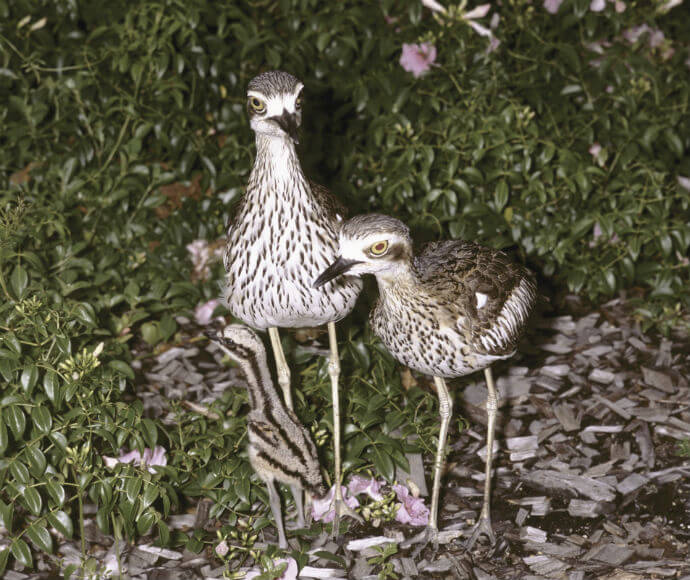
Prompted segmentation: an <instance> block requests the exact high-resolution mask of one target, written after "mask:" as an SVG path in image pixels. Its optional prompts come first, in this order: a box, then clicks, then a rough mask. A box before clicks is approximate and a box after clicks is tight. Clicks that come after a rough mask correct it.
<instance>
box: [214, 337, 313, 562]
mask: <svg viewBox="0 0 690 580" xmlns="http://www.w3.org/2000/svg"><path fill="white" fill-rule="evenodd" d="M207 336H208V338H209V339H210V340H212V341H213V342H214V343H216V344H217V345H218V347H219V348H220V349H221V350H222V351H223V352H224V353H225V354H227V355H228V356H229V357H230V359H231V360H233V361H234V362H236V363H237V364H238V365H239V367H240V369H241V370H242V372H243V373H244V375H245V377H246V380H247V392H248V393H249V405H250V407H251V411H250V412H249V414H248V415H247V433H248V434H249V462H250V463H251V465H252V468H253V469H254V471H256V473H257V475H258V476H259V477H260V478H261V479H262V480H263V481H264V482H265V483H266V487H267V488H268V498H269V503H270V506H271V511H272V512H273V518H274V519H275V522H276V527H277V528H278V546H279V547H280V548H281V549H283V550H285V549H287V547H288V544H287V539H286V538H285V529H284V527H283V517H282V513H281V509H280V496H279V495H278V491H277V490H276V487H275V482H278V483H284V484H285V485H289V486H290V490H291V491H292V496H293V497H294V498H295V505H296V507H297V525H298V526H299V527H300V528H302V527H304V509H303V503H302V490H304V491H306V493H307V503H309V502H310V499H311V497H322V496H323V495H325V493H326V488H325V486H324V481H323V475H322V474H321V467H320V464H319V458H318V455H317V452H316V446H315V445H314V442H313V441H312V439H311V436H310V435H309V431H307V430H306V429H305V427H304V426H303V425H302V424H301V423H300V421H299V419H298V418H297V416H296V415H295V413H294V412H293V411H292V409H289V408H288V407H287V406H286V405H285V403H284V402H283V400H282V399H281V397H280V395H279V394H278V391H277V390H276V388H275V385H274V383H273V380H272V379H271V373H270V371H269V369H268V361H267V358H266V349H265V348H264V345H263V343H262V342H261V339H260V338H259V337H258V335H257V334H256V332H254V331H253V330H252V329H251V328H249V327H247V326H245V325H243V324H231V325H229V326H226V327H225V328H224V329H223V330H222V331H216V330H209V331H208V333H207Z"/></svg>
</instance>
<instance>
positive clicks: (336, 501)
mask: <svg viewBox="0 0 690 580" xmlns="http://www.w3.org/2000/svg"><path fill="white" fill-rule="evenodd" d="M331 508H332V509H333V510H335V517H334V518H333V532H332V535H333V537H334V538H335V537H336V536H338V535H339V534H340V518H341V517H348V518H352V519H354V520H357V521H358V522H359V523H360V524H361V523H363V522H364V519H363V518H362V516H360V515H359V514H358V513H357V512H356V511H355V510H353V509H352V508H351V507H350V506H349V505H347V504H346V503H345V500H344V499H343V498H342V497H335V498H333V501H332V502H331Z"/></svg>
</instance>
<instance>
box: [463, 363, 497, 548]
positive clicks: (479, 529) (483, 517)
mask: <svg viewBox="0 0 690 580" xmlns="http://www.w3.org/2000/svg"><path fill="white" fill-rule="evenodd" d="M484 376H485V377H486V387H487V389H488V391H489V394H488V396H487V398H486V415H487V418H488V421H487V427H486V470H485V474H486V479H485V480H484V503H483V504H482V512H481V514H480V516H479V521H478V522H477V525H476V526H475V528H474V531H473V532H472V536H470V539H469V540H468V541H467V548H468V549H470V548H472V546H473V545H474V543H475V542H476V541H477V539H478V538H479V536H480V535H481V534H485V535H486V536H487V537H488V538H489V541H490V542H491V545H492V546H493V545H494V544H495V543H496V536H495V534H494V530H493V528H492V526H491V463H492V460H493V454H494V433H495V430H496V412H497V411H498V391H496V388H495V387H494V377H493V374H492V373H491V367H489V368H486V369H484Z"/></svg>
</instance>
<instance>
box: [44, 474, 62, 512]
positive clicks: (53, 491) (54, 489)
mask: <svg viewBox="0 0 690 580" xmlns="http://www.w3.org/2000/svg"><path fill="white" fill-rule="evenodd" d="M46 489H47V490H48V494H49V495H50V497H51V498H52V499H53V501H54V502H55V504H56V505H57V506H62V504H64V503H65V488H64V487H62V484H61V483H58V482H57V481H54V480H48V481H47V482H46Z"/></svg>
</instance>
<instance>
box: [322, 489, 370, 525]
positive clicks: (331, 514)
mask: <svg viewBox="0 0 690 580" xmlns="http://www.w3.org/2000/svg"><path fill="white" fill-rule="evenodd" d="M340 491H341V492H342V494H343V499H344V500H345V503H346V504H347V507H349V508H351V509H355V508H356V507H358V506H359V501H357V498H356V497H354V496H350V497H348V495H347V488H346V487H345V486H344V485H342V486H340ZM334 495H335V485H334V486H332V487H331V489H330V490H329V491H328V493H327V494H326V495H325V496H324V497H322V498H321V499H315V500H313V501H312V505H311V515H312V517H313V518H314V520H315V521H317V522H318V521H321V522H324V523H325V524H328V523H330V522H332V521H333V520H334V519H335V509H334V508H333V506H332V505H331V504H332V503H333V496H334Z"/></svg>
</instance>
